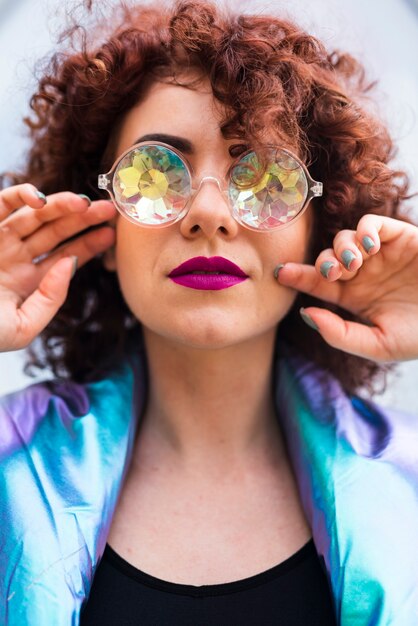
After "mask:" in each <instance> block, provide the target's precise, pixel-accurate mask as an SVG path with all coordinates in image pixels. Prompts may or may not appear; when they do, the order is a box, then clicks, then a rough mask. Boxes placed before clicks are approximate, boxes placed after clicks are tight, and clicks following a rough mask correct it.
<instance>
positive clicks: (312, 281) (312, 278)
mask: <svg viewBox="0 0 418 626" xmlns="http://www.w3.org/2000/svg"><path fill="white" fill-rule="evenodd" d="M335 262H337V261H336V260H335ZM277 280H278V282H279V283H280V284H281V285H283V286H286V287H292V288H293V289H296V290H297V291H302V292H303V293H308V294H310V295H311V296H313V297H315V298H319V299H320V300H325V301H327V302H332V303H334V304H336V303H337V302H339V300H340V298H341V288H342V286H341V283H340V282H339V281H336V282H328V281H327V280H325V279H324V277H323V276H322V275H321V274H320V272H319V271H317V269H315V267H314V266H313V265H304V264H302V263H286V264H285V265H283V267H282V268H281V269H280V271H279V273H278V277H277Z"/></svg>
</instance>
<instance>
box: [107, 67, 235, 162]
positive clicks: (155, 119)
mask: <svg viewBox="0 0 418 626" xmlns="http://www.w3.org/2000/svg"><path fill="white" fill-rule="evenodd" d="M225 113H226V111H225V109H224V107H223V106H222V105H221V103H220V102H218V101H217V100H216V99H215V98H214V96H213V93H212V89H211V86H210V83H209V81H208V80H207V79H202V82H201V83H199V85H197V86H194V87H193V88H188V87H185V86H182V85H177V84H171V83H164V82H154V83H152V84H151V85H150V86H149V88H148V89H147V91H146V92H145V94H144V95H143V96H142V97H141V99H140V101H139V102H138V104H137V105H136V106H134V107H133V108H132V109H131V110H130V111H129V112H128V113H127V114H126V115H125V117H124V118H123V120H122V123H121V125H120V129H119V137H118V151H119V152H120V151H121V150H124V149H127V148H128V147H129V146H130V145H132V143H133V142H135V141H136V139H137V138H138V137H140V136H141V135H144V134H151V133H164V134H167V135H170V134H171V135H179V136H182V137H187V138H188V139H189V140H190V141H191V142H192V143H193V144H196V145H203V144H204V145H206V146H208V147H216V145H219V144H220V143H222V144H225V142H228V140H226V139H225V138H224V137H223V135H222V132H221V125H222V122H223V120H224V119H225Z"/></svg>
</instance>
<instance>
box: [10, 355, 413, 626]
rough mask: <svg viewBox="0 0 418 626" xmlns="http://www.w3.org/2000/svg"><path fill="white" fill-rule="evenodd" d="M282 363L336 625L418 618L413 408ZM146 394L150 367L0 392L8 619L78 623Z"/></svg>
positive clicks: (308, 510) (293, 440)
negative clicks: (349, 391) (369, 398)
mask: <svg viewBox="0 0 418 626" xmlns="http://www.w3.org/2000/svg"><path fill="white" fill-rule="evenodd" d="M319 374H321V372H319V370H318V369H315V368H314V367H313V366H312V365H311V364H310V363H308V362H305V361H302V360H301V359H300V358H298V357H296V356H292V355H291V354H286V356H285V357H283V356H281V357H280V358H277V360H276V362H275V367H274V373H273V384H274V395H275V401H276V407H277V415H278V419H279V421H280V424H281V428H282V431H283V434H284V436H285V441H286V443H287V447H288V451H289V457H290V460H291V463H292V466H293V469H294V472H295V475H296V478H297V484H298V489H299V492H300V497H301V501H302V504H303V507H304V511H305V515H306V517H307V519H308V521H309V524H310V527H311V530H312V535H313V539H314V542H315V546H316V549H317V552H318V554H319V557H320V560H321V562H322V564H323V567H324V569H325V571H326V574H327V579H328V581H329V585H330V588H331V592H332V597H333V599H334V607H335V614H336V617H337V622H338V624H340V625H342V626H388V625H394V626H417V625H418V419H417V417H418V416H416V415H415V416H413V415H410V416H408V415H405V414H403V413H400V412H397V411H392V410H390V411H389V410H386V409H382V408H379V407H378V406H377V405H376V404H374V403H371V402H366V401H364V400H361V399H360V398H359V397H357V396H352V397H348V396H347V395H346V394H345V393H343V391H342V389H341V387H340V386H339V384H338V382H337V381H336V380H333V379H332V378H331V377H330V376H329V375H328V383H329V389H328V392H327V393H324V388H323V381H320V379H319ZM145 397H146V363H145V360H144V359H143V358H142V357H139V356H136V357H132V356H131V357H127V358H126V361H125V362H124V364H123V365H122V366H121V367H119V368H118V369H115V372H114V373H113V374H112V375H111V376H109V377H108V378H106V379H104V380H101V381H99V382H93V383H88V384H83V385H80V384H76V383H70V382H62V381H48V382H43V383H36V384H33V385H30V386H29V387H27V388H26V389H24V390H22V391H18V392H14V393H11V394H8V395H6V396H4V397H3V398H2V399H1V400H0V432H1V438H0V455H1V464H0V494H1V495H0V624H1V626H70V625H72V626H76V625H78V623H79V616H80V610H81V608H82V605H83V603H85V602H86V600H87V597H88V594H89V591H90V588H91V584H92V580H93V576H94V573H95V570H96V568H97V565H98V563H99V560H100V558H101V556H102V554H103V551H104V548H105V544H106V539H107V535H108V531H109V528H110V524H111V520H112V515H113V512H114V510H115V506H116V502H117V498H118V494H119V492H120V490H121V486H122V483H123V480H124V477H125V475H126V471H127V468H128V466H129V462H130V457H131V454H132V449H133V444H134V440H135V434H136V432H137V431H138V429H137V426H138V422H139V420H140V419H141V415H142V412H143V406H144V403H145Z"/></svg>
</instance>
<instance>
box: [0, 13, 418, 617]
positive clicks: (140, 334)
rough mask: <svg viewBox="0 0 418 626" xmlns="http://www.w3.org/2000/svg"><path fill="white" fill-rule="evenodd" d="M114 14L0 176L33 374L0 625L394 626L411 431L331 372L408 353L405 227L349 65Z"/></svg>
mask: <svg viewBox="0 0 418 626" xmlns="http://www.w3.org/2000/svg"><path fill="white" fill-rule="evenodd" d="M112 24H114V22H112ZM118 24H120V25H119V26H113V27H112V29H113V30H112V32H111V33H108V34H107V35H106V37H105V40H104V41H102V42H101V43H97V42H96V43H95V44H94V45H93V44H92V45H90V44H88V43H87V42H86V41H83V45H82V47H81V51H80V52H72V53H71V54H70V53H68V54H67V55H62V54H61V55H56V57H55V58H54V59H53V61H52V63H51V67H50V71H49V72H48V73H47V74H45V76H44V77H43V78H42V80H41V81H40V85H39V89H38V91H37V93H36V94H35V96H34V97H33V99H32V108H33V110H34V113H35V116H34V117H33V118H32V120H29V122H28V123H29V125H30V127H31V131H32V134H33V147H32V149H31V151H30V154H29V159H28V164H27V166H26V169H25V171H23V172H22V173H20V174H15V175H12V176H11V177H10V180H9V182H10V184H9V185H8V186H5V187H4V188H3V190H2V192H1V205H0V209H1V214H0V220H1V230H0V233H1V247H2V255H1V258H2V260H1V272H0V277H1V278H0V280H1V283H0V284H1V286H2V288H1V297H2V312H3V313H2V318H1V323H0V324H1V326H0V329H1V330H0V346H1V349H2V350H3V351H6V350H14V349H18V348H22V347H26V346H29V344H30V342H32V341H33V340H34V339H35V338H36V337H37V336H38V335H39V336H40V338H41V341H42V349H40V350H38V351H36V350H35V348H34V347H33V346H32V347H31V349H30V352H29V355H30V359H31V361H30V363H31V364H32V366H33V365H35V366H38V367H50V368H51V369H52V371H53V372H54V373H55V375H56V378H55V380H54V381H51V382H48V383H38V384H35V385H32V386H30V387H29V388H27V389H26V390H24V391H20V392H17V393H14V394H9V395H8V396H6V397H4V398H3V400H2V428H3V433H4V436H3V438H2V439H3V443H2V468H3V472H2V478H1V480H2V494H3V498H2V520H1V526H0V527H1V531H0V533H1V535H0V537H1V546H2V562H1V563H2V564H1V567H2V580H3V581H4V582H3V584H2V585H1V611H2V613H1V623H5V624H7V625H8V626H9V625H15V624H19V626H22V625H23V624H37V625H38V624H42V625H43V624H54V626H55V625H56V624H59V625H61V624H70V623H71V624H76V623H79V622H80V623H81V624H85V625H87V624H99V623H100V624H118V625H119V624H128V623H129V624H170V625H171V624H217V625H218V624H235V623H239V624H257V625H259V624H273V623H274V624H276V623H283V624H286V625H291V624H304V625H308V624H321V625H322V626H324V625H325V624H335V623H337V624H343V625H348V624H350V625H351V624H356V625H360V624H361V625H363V624H364V625H366V624H372V623H373V624H379V626H380V625H383V624H389V623H390V624H402V625H406V624H408V625H412V624H413V623H415V618H416V617H417V615H418V613H417V611H418V595H417V591H416V589H415V587H416V585H415V581H416V575H417V564H416V561H417V559H416V555H417V551H418V543H417V539H416V532H414V531H415V530H416V522H417V520H418V509H417V504H416V497H414V492H416V489H417V486H418V476H417V467H416V462H415V465H414V460H415V448H414V447H413V445H412V444H413V442H414V441H416V438H417V431H416V428H415V426H414V422H413V419H411V418H407V417H406V416H404V415H401V414H400V413H396V414H395V412H389V411H383V410H382V409H379V408H378V407H377V405H374V404H373V403H371V402H367V401H365V400H362V399H361V397H360V396H358V395H356V391H358V390H360V389H361V387H369V388H370V389H371V388H372V387H373V384H374V383H375V381H376V380H377V379H378V378H379V376H381V375H382V373H384V372H385V370H386V369H387V367H388V366H387V364H390V363H392V362H394V361H401V360H406V359H415V358H418V325H417V321H416V320H417V312H418V295H417V294H418V291H417V289H416V286H417V276H418V271H417V270H418V260H417V259H418V229H417V227H416V226H414V225H413V224H412V223H410V222H409V221H408V220H407V219H406V217H405V214H404V213H403V214H402V213H401V206H402V203H403V201H404V200H405V199H406V198H407V181H406V178H405V176H404V175H403V173H402V172H399V171H394V170H393V169H391V168H390V166H389V165H388V163H389V162H390V159H391V156H392V143H391V140H390V138H389V136H388V134H387V132H386V130H385V129H384V127H383V126H382V124H381V123H380V122H379V121H378V120H376V119H374V118H373V117H372V116H371V115H370V114H368V113H367V111H366V109H365V108H362V106H361V105H360V102H361V98H362V94H363V93H364V91H365V90H366V89H367V85H366V84H365V83H364V78H363V76H362V70H361V67H360V66H359V65H358V64H357V63H356V62H355V61H354V60H353V59H351V58H350V57H349V56H348V55H343V54H337V53H332V54H329V53H328V52H327V51H326V50H325V49H324V47H323V45H322V44H321V43H320V42H318V41H317V40H315V39H314V38H313V37H311V36H309V35H308V34H306V33H304V32H302V31H301V30H300V29H299V28H298V27H297V26H296V25H294V24H291V23H289V22H285V21H282V20H280V19H278V18H274V17H265V16H263V17H257V16H236V15H233V14H229V13H227V12H223V11H221V10H219V9H218V8H217V7H216V6H215V5H212V4H209V3H200V2H197V3H196V2H181V3H180V4H176V5H175V6H172V7H169V8H167V7H166V8H164V7H162V6H161V7H158V8H154V7H153V8H152V9H151V8H149V7H147V8H143V7H141V6H137V7H135V8H131V9H129V11H128V10H127V9H126V10H124V9H121V13H120V15H119V22H118ZM105 28H106V27H105V25H104V24H102V25H100V24H99V25H98V26H97V28H96V29H93V30H92V32H94V33H96V34H97V33H103V32H104V30H103V29H105ZM107 28H108V26H107ZM40 190H41V191H40ZM109 193H110V196H109ZM90 197H91V198H92V199H93V201H91V200H90ZM109 197H110V198H111V199H112V201H110V200H108V199H104V198H109ZM74 259H78V270H77V272H76V273H75V275H74V270H75V266H74V264H73V260H74ZM72 276H73V278H72V280H71V277H72ZM70 280H71V282H70ZM301 307H302V308H301ZM299 310H300V314H299ZM305 322H306V323H305ZM103 555H104V556H103ZM102 557H103V558H102Z"/></svg>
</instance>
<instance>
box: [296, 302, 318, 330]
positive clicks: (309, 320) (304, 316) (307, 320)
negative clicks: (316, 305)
mask: <svg viewBox="0 0 418 626" xmlns="http://www.w3.org/2000/svg"><path fill="white" fill-rule="evenodd" d="M299 313H300V316H301V318H302V319H303V321H304V322H305V324H307V325H308V326H310V327H311V328H313V329H314V330H317V331H318V332H319V328H318V326H317V325H316V324H315V322H314V321H313V319H312V317H311V316H310V315H308V314H307V313H306V311H305V309H304V308H303V307H301V308H300V309H299Z"/></svg>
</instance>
